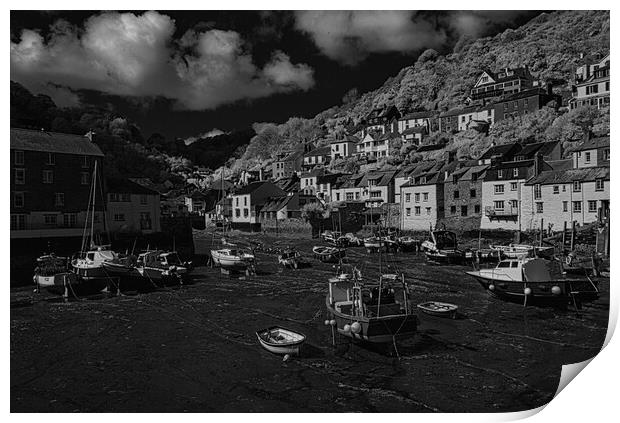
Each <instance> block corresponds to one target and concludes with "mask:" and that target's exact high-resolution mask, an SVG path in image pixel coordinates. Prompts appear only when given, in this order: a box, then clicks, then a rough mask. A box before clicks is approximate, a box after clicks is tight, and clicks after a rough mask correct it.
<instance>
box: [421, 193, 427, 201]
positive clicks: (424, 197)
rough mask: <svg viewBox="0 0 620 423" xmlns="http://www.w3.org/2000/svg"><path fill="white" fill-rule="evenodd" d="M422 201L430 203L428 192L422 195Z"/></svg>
mask: <svg viewBox="0 0 620 423" xmlns="http://www.w3.org/2000/svg"><path fill="white" fill-rule="evenodd" d="M422 201H425V202H426V201H428V192H424V193H422Z"/></svg>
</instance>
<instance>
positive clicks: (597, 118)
mask: <svg viewBox="0 0 620 423" xmlns="http://www.w3.org/2000/svg"><path fill="white" fill-rule="evenodd" d="M609 28H610V17H609V12H606V11H568V12H554V13H543V14H541V15H539V16H538V17H536V18H534V19H533V20H531V21H530V22H528V23H527V24H526V25H524V26H522V27H520V28H517V29H514V30H513V29H508V30H506V31H504V32H503V33H501V34H498V35H496V36H494V37H486V38H481V39H470V38H466V37H463V38H462V39H460V40H459V42H458V43H457V44H456V45H455V47H454V50H453V52H452V53H450V54H447V55H440V54H438V53H437V52H436V51H434V50H427V51H425V52H424V53H422V54H421V55H420V56H419V57H418V59H417V61H416V62H415V63H414V64H413V65H411V66H409V67H406V68H404V69H402V70H401V71H400V72H399V73H398V75H396V76H394V77H393V78H390V79H388V80H387V81H386V82H385V83H384V84H383V86H381V87H380V88H378V89H377V90H375V91H372V92H368V93H364V94H361V95H360V94H358V93H357V90H355V89H352V90H351V91H350V92H349V93H347V95H346V96H345V97H344V98H343V104H342V105H340V106H334V107H333V108H331V109H328V110H326V111H323V112H321V113H319V114H318V115H317V116H316V117H314V118H312V119H304V118H298V117H292V118H290V119H289V120H288V121H287V122H285V123H283V124H274V123H256V124H254V125H253V127H252V128H248V129H246V130H241V131H237V132H232V133H229V134H222V135H218V136H215V137H211V138H204V139H199V140H197V141H195V142H193V143H191V144H189V145H186V143H185V142H184V141H183V140H169V139H165V138H164V137H163V136H162V135H160V134H151V135H150V136H148V137H146V136H144V134H142V133H141V131H140V128H138V127H137V126H136V125H135V124H133V123H131V122H129V121H128V120H127V119H125V118H123V117H119V116H118V115H116V114H115V113H114V112H113V111H110V110H105V109H101V108H94V107H88V106H83V107H79V108H71V109H60V108H58V107H56V105H55V104H54V103H53V102H52V100H51V99H50V98H49V97H47V96H42V95H33V94H31V93H30V92H28V91H27V90H26V89H25V88H24V87H22V86H21V85H19V84H17V83H14V82H11V125H12V126H20V127H29V128H37V129H40V128H42V129H45V130H51V131H60V132H69V133H78V134H84V133H86V132H88V131H89V130H92V131H94V132H95V133H96V137H95V139H96V140H97V141H96V142H97V143H98V144H99V145H100V147H101V148H102V150H103V151H104V153H105V154H106V168H107V169H108V171H109V172H110V173H111V174H112V176H115V175H117V174H119V175H121V174H122V175H125V176H133V175H135V176H143V177H149V178H151V179H153V181H155V182H160V183H161V182H163V181H165V180H169V181H171V182H173V183H178V184H181V183H182V181H183V180H184V179H185V178H187V177H188V176H190V175H191V173H192V167H193V166H199V167H207V168H211V169H217V168H218V167H220V166H225V169H226V171H225V174H226V176H228V175H230V174H231V173H238V172H239V171H241V170H243V169H249V168H252V167H253V166H255V165H257V164H263V165H264V164H267V163H269V162H270V161H271V160H273V158H274V157H275V156H276V155H277V154H278V153H280V152H282V151H286V150H290V149H293V148H295V147H297V146H299V145H301V144H306V143H313V144H314V145H317V146H318V145H323V144H325V143H327V142H328V141H327V137H334V136H341V135H343V134H344V133H345V132H346V129H347V128H350V127H353V126H354V125H356V124H358V123H359V122H360V121H361V120H362V118H363V117H364V116H365V115H366V114H367V113H368V112H369V111H370V110H372V109H373V108H375V107H380V106H384V105H391V104H394V105H396V106H397V107H398V109H399V110H400V111H401V113H407V112H410V111H415V110H433V111H438V112H441V111H445V110H448V109H451V108H453V107H458V106H463V105H464V104H465V101H466V98H467V96H468V93H469V90H470V88H471V86H472V85H473V84H474V82H475V79H476V77H477V76H478V75H479V74H480V71H481V70H482V69H485V68H488V69H491V70H496V69H499V68H504V67H519V66H524V65H527V66H529V68H530V71H531V72H532V73H533V74H534V75H535V76H536V77H538V78H539V80H540V81H541V82H543V83H547V82H551V83H552V84H553V85H554V87H555V88H554V89H555V90H556V92H558V93H559V92H561V91H564V92H565V93H567V92H568V91H570V80H571V76H572V74H573V72H574V70H575V68H576V67H577V66H578V65H579V64H581V63H582V62H583V60H585V59H588V57H589V56H593V55H595V54H598V53H603V54H604V53H607V52H608V51H609ZM582 55H584V57H582ZM588 131H592V132H594V133H595V134H607V133H608V132H609V110H608V109H606V110H597V109H594V108H582V109H578V110H574V111H567V110H566V109H565V108H564V109H560V110H559V111H557V110H555V109H554V108H551V107H544V108H543V109H541V110H539V111H538V112H536V113H532V114H529V115H527V116H520V117H518V118H515V119H506V120H503V121H500V122H498V123H497V124H496V125H494V126H493V127H492V128H491V130H490V131H489V133H488V134H484V133H479V132H476V131H475V130H469V131H465V132H460V133H457V134H454V135H452V134H441V133H438V134H433V135H431V137H429V139H428V142H430V143H434V142H438V141H443V142H446V148H445V149H444V151H441V150H439V151H434V152H428V153H424V154H421V153H416V152H415V151H413V150H410V149H408V148H407V147H402V148H400V146H396V147H395V151H394V152H393V153H394V154H393V156H391V157H389V158H387V159H384V160H383V161H381V162H379V163H377V166H378V167H379V168H398V167H400V166H402V165H404V164H407V163H412V162H416V161H419V160H423V159H434V158H439V157H440V156H441V155H442V154H444V152H445V150H457V152H458V155H459V156H476V155H477V154H479V153H480V152H481V151H482V150H484V149H485V148H487V147H488V146H489V145H490V144H491V143H492V142H496V143H498V144H501V143H506V142H514V141H521V142H525V143H529V142H536V141H546V140H559V141H562V142H563V143H564V144H565V147H567V148H568V150H570V143H571V142H575V141H579V140H581V139H582V138H583V137H584V135H585V134H586V133H587V132H588ZM425 142H426V141H425ZM330 167H331V168H332V169H333V170H345V171H350V172H354V171H356V170H358V167H359V164H358V163H356V161H355V160H354V159H349V160H348V161H347V160H339V161H336V162H334V163H331V164H330ZM218 173H219V171H218Z"/></svg>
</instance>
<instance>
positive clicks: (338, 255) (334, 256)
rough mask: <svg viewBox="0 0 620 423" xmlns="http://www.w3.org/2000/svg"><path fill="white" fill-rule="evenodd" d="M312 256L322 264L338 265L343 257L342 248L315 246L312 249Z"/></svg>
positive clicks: (343, 250)
mask: <svg viewBox="0 0 620 423" xmlns="http://www.w3.org/2000/svg"><path fill="white" fill-rule="evenodd" d="M312 252H313V253H314V256H315V257H316V258H317V259H318V260H320V261H322V262H324V263H338V262H339V261H340V260H341V259H342V258H343V257H344V256H345V255H346V250H345V249H344V248H337V247H325V246H321V245H317V246H315V247H313V248H312Z"/></svg>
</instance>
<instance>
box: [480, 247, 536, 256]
mask: <svg viewBox="0 0 620 423" xmlns="http://www.w3.org/2000/svg"><path fill="white" fill-rule="evenodd" d="M489 247H490V248H491V249H492V250H495V251H499V252H500V253H501V255H502V257H505V258H508V259H523V258H526V257H533V256H534V246H533V245H526V244H509V245H489Z"/></svg>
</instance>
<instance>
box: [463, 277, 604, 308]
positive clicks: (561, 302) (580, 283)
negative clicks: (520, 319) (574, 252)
mask: <svg viewBox="0 0 620 423" xmlns="http://www.w3.org/2000/svg"><path fill="white" fill-rule="evenodd" d="M466 273H467V274H468V275H470V276H472V277H474V279H476V280H477V281H478V283H480V285H481V286H482V287H483V288H484V289H485V290H486V291H487V292H489V294H491V295H492V296H493V297H496V298H499V299H501V300H504V301H508V302H513V303H518V304H528V305H540V306H546V305H550V306H565V305H567V304H569V303H570V302H572V301H573V298H574V300H575V301H577V302H579V303H581V302H585V301H594V300H596V299H597V298H598V290H597V289H596V288H595V287H594V286H592V285H591V284H590V283H589V281H584V280H574V281H573V280H571V281H548V282H524V281H510V280H498V279H492V278H489V277H485V276H484V275H480V274H477V273H476V272H466ZM554 287H557V288H559V290H560V291H558V290H557V289H555V290H554V289H553V288H554ZM526 288H529V289H530V293H529V294H527V295H526V293H525V290H526ZM553 291H556V293H554V292H553Z"/></svg>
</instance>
